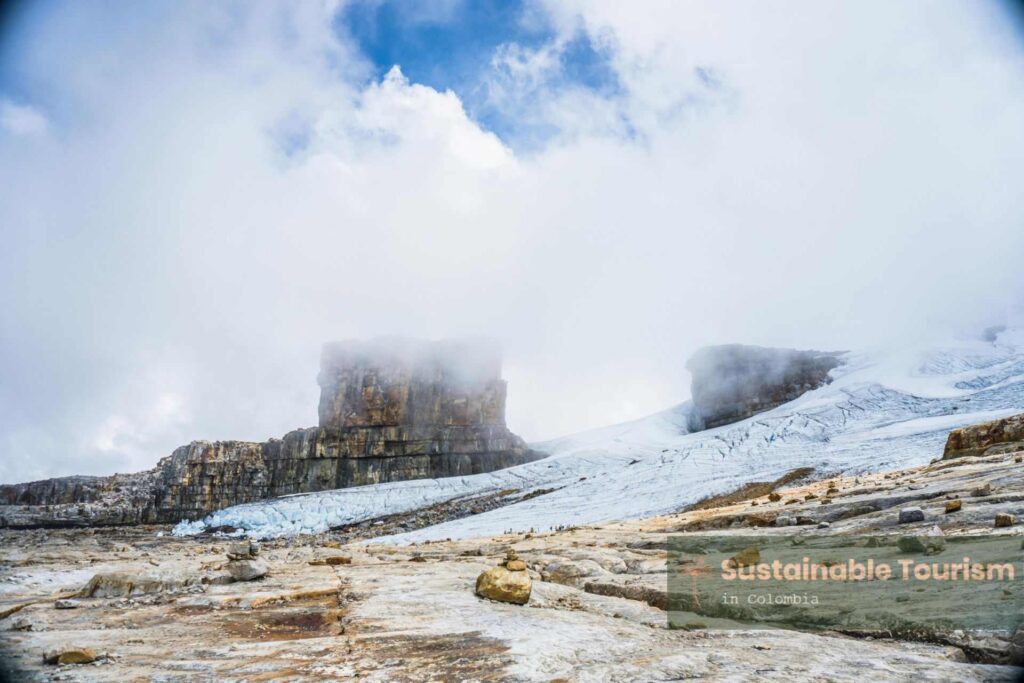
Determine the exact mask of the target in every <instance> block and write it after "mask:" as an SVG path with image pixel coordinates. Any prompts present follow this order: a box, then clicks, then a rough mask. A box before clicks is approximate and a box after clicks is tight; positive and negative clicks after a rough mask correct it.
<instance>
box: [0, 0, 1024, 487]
mask: <svg viewBox="0 0 1024 683" xmlns="http://www.w3.org/2000/svg"><path fill="white" fill-rule="evenodd" d="M3 12H4V13H3V14H0V231H2V233H0V235H2V246H3V248H2V249H0V449H2V456H0V482H5V483H9V482H15V481H25V480H31V479H38V478H43V477H49V476H60V475H68V474H106V473H111V472H115V471H120V472H126V471H136V470H140V469H145V468H148V467H151V466H152V465H153V464H155V462H156V461H157V459H159V458H160V457H163V456H164V455H167V454H169V453H170V452H171V451H172V450H173V449H174V448H175V447H176V446H178V445H181V444H184V443H188V442H189V441H191V440H193V439H232V438H233V439H252V440H262V439H266V438H268V437H272V436H280V435H282V434H284V433H285V432H287V431H289V430H291V429H293V428H298V427H305V426H310V425H314V424H315V423H316V404H317V397H318V392H319V389H318V387H317V385H316V381H315V377H316V372H317V365H318V362H319V351H320V347H321V345H322V344H323V343H324V342H327V341H330V340H336V339H350V338H372V337H375V336H378V335H408V336H413V337H422V338H431V339H437V338H444V337H453V336H464V335H472V336H486V337H490V338H493V339H495V340H496V341H498V342H499V343H500V344H501V346H502V348H503V352H504V375H505V377H506V379H508V381H509V398H508V415H507V417H508V423H509V426H510V427H511V428H512V429H513V430H514V431H516V432H517V433H519V434H521V435H523V436H524V437H526V438H527V439H529V440H539V439H544V438H552V437H556V436H560V435H563V434H566V433H571V432H574V431H579V430H582V429H586V428H590V427H596V426H601V425H605V424H610V423H614V422H619V421H623V420H627V419H633V418H637V417H641V416H643V415H646V414H649V413H652V412H655V411H658V410H660V409H663V408H665V407H668V406H670V405H674V404H676V403H679V402H680V401H682V400H684V399H686V398H687V397H688V395H689V376H688V374H687V372H686V369H685V362H686V359H687V358H688V357H689V355H690V354H691V353H692V352H693V351H695V350H696V349H697V348H699V347H701V346H704V345H708V344H716V343H732V342H737V343H748V344H761V345H769V346H787V347H798V348H818V349H850V348H862V347H869V346H877V345H889V344H906V343H915V342H917V341H921V340H927V339H931V338H937V337H938V336H940V335H945V334H973V333H975V332H976V330H978V329H980V328H982V327H984V326H985V325H989V324H994V323H998V322H1000V321H1001V320H1002V317H1003V316H1005V312H1006V311H1007V310H1009V309H1011V308H1013V307H1014V306H1017V305H1019V303H1020V301H1021V299H1022V295H1024V268H1021V262H1022V256H1024V193H1022V192H1021V191H1020V187H1021V179H1022V178H1021V169H1022V168H1024V135H1022V134H1021V128H1022V127H1021V123H1020V122H1021V121H1024V24H1022V22H1021V14H1020V13H1019V11H1018V8H1017V7H1016V6H1014V5H1010V4H1000V3H995V2H982V1H980V0H979V1H975V0H960V1H949V0H936V1H935V2H929V3H922V2H917V1H909V2H903V1H899V0H895V1H894V0H862V1H858V2H835V1H829V0H824V1H821V0H814V1H811V0H804V1H799V0H798V1H792V0H787V1H786V2H776V1H774V0H757V1H754V0H735V1H732V2H696V1H695V2H686V3H680V2H675V1H674V0H664V1H662V2H658V1H654V0H651V1H644V2H630V3H623V2H620V0H588V1H587V2H583V1H582V0H564V1H562V2H549V1H547V0H525V1H523V2H496V1H489V0H487V1H485V0H480V1H475V2H470V1H469V0H437V1H436V2H420V1H414V0H336V1H328V0H317V1H313V0H310V1H309V2H303V3H294V2H285V1H283V0H282V1H280V2H274V1H273V0H266V1H264V2H259V3H250V2H230V1H229V2H220V3H207V2H200V1H198V0H197V1H194V2H190V1H189V0H184V1H182V2H176V3H165V2H133V3H115V2H102V1H99V0H97V1H91V2H72V1H70V0H67V1H59V0H42V1H40V2H33V3H22V4H18V3H6V4H5V5H4V11H3Z"/></svg>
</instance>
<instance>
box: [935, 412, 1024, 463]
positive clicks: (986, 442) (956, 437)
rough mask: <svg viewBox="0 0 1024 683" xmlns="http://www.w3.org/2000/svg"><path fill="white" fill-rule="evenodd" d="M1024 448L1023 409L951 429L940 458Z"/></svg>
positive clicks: (1004, 451) (996, 452) (992, 453)
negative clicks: (1012, 413)
mask: <svg viewBox="0 0 1024 683" xmlns="http://www.w3.org/2000/svg"><path fill="white" fill-rule="evenodd" d="M1015 451H1024V413H1022V414H1020V415H1013V416H1011V417H1004V418H1003V419H1001V420H993V421H991V422H983V423H981V424H976V425H970V426H968V427H961V428H960V429H954V430H953V431H951V432H950V433H949V438H947V439H946V450H945V451H944V452H943V454H942V459H943V460H947V459H949V458H962V457H964V456H971V455H996V454H998V453H1013V452H1015Z"/></svg>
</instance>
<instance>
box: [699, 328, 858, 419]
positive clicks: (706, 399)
mask: <svg viewBox="0 0 1024 683" xmlns="http://www.w3.org/2000/svg"><path fill="white" fill-rule="evenodd" d="M841 356H842V354H841V353H830V352H821V351H798V350H795V349H773V348H764V347H760V346H744V345H741V344H728V345H724V346H709V347H706V348H703V349H700V350H699V351H697V352H696V353H695V354H694V355H693V356H692V357H691V358H690V360H689V361H687V363H686V368H687V369H688V370H689V371H690V373H691V375H692V376H693V381H692V384H691V393H692V400H693V411H692V413H691V414H690V418H689V428H690V431H700V430H703V429H712V428H714V427H720V426H721V425H725V424H730V423H732V422H738V421H739V420H743V419H746V418H748V417H750V416H751V415H756V414H757V413H760V412H763V411H765V410H770V409H772V408H775V407H776V406H780V405H782V404H783V403H787V402H789V401H792V400H793V399H795V398H798V397H800V396H801V395H803V394H804V393H806V392H808V391H811V390H812V389H817V388H818V387H820V386H822V385H824V384H827V383H828V382H829V381H830V380H829V374H828V373H829V371H830V370H832V368H835V367H837V366H839V365H840V364H841V363H842V360H841Z"/></svg>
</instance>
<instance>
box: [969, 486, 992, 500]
mask: <svg viewBox="0 0 1024 683" xmlns="http://www.w3.org/2000/svg"><path fill="white" fill-rule="evenodd" d="M991 495H992V484H985V485H984V486H979V487H978V488H976V489H972V490H971V496H973V497H974V498H983V497H985V496H991Z"/></svg>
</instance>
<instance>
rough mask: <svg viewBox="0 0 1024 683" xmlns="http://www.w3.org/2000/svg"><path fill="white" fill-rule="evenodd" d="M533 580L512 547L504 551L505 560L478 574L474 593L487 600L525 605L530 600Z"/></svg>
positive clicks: (524, 563)
mask: <svg viewBox="0 0 1024 683" xmlns="http://www.w3.org/2000/svg"><path fill="white" fill-rule="evenodd" d="M532 590H533V580H532V579H530V573H529V572H528V571H526V562H524V561H523V560H520V559H519V557H518V556H517V555H516V551H515V550H513V549H512V548H509V549H508V552H506V553H505V561H504V562H502V563H501V564H500V565H498V566H497V567H492V568H491V569H488V570H487V571H485V572H483V573H482V574H480V576H478V577H477V579H476V594H477V595H479V596H480V597H482V598H487V599H489V600H497V601H498V602H509V603H512V604H514V605H525V604H526V603H527V602H529V600H530V592H531V591H532Z"/></svg>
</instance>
